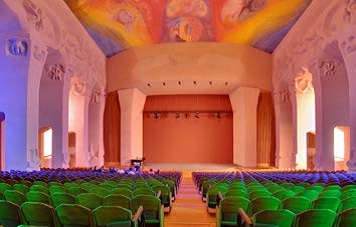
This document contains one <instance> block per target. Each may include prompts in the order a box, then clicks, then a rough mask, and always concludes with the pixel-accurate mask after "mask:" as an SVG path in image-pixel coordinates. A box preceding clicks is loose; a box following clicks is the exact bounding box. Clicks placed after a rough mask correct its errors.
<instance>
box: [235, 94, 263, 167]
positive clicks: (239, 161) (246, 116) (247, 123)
mask: <svg viewBox="0 0 356 227" xmlns="http://www.w3.org/2000/svg"><path fill="white" fill-rule="evenodd" d="M259 94H260V90H259V89H257V88H250V87H239V88H238V89H236V90H235V91H233V92H232V93H230V95H229V96H230V102H231V106H232V110H233V112H234V117H233V162H234V164H236V165H240V166H244V167H256V164H257V103H258V96H259Z"/></svg>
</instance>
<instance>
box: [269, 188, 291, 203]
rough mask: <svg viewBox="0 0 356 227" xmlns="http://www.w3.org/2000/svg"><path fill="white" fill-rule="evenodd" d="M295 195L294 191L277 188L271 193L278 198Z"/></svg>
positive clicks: (282, 198)
mask: <svg viewBox="0 0 356 227" xmlns="http://www.w3.org/2000/svg"><path fill="white" fill-rule="evenodd" d="M294 195H295V192H293V191H291V190H285V189H283V190H279V191H276V192H275V193H273V194H272V196H273V197H276V198H277V199H279V200H281V201H282V200H284V199H286V198H289V197H292V196H294Z"/></svg>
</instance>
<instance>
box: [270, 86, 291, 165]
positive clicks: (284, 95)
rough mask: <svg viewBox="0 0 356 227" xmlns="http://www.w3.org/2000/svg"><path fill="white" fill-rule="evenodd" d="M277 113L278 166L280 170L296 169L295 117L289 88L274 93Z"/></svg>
mask: <svg viewBox="0 0 356 227" xmlns="http://www.w3.org/2000/svg"><path fill="white" fill-rule="evenodd" d="M273 99H274V107H275V113H276V166H277V167H278V168H280V169H285V168H295V166H296V159H295V156H294V157H293V156H292V153H293V137H292V136H291V135H292V134H293V115H292V103H291V100H290V91H289V89H288V88H285V89H282V90H279V91H275V92H274V96H273Z"/></svg>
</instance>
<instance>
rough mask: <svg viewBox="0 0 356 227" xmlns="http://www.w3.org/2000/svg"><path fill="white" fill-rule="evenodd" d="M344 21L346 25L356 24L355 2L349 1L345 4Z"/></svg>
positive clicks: (353, 0) (355, 0)
mask: <svg viewBox="0 0 356 227" xmlns="http://www.w3.org/2000/svg"><path fill="white" fill-rule="evenodd" d="M344 19H345V21H346V22H347V23H354V22H356V0H349V1H348V2H347V3H346V7H345V16H344Z"/></svg>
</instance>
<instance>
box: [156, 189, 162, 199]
mask: <svg viewBox="0 0 356 227" xmlns="http://www.w3.org/2000/svg"><path fill="white" fill-rule="evenodd" d="M161 195H162V192H161V190H159V191H158V192H157V194H156V197H157V198H160V197H161Z"/></svg>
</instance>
